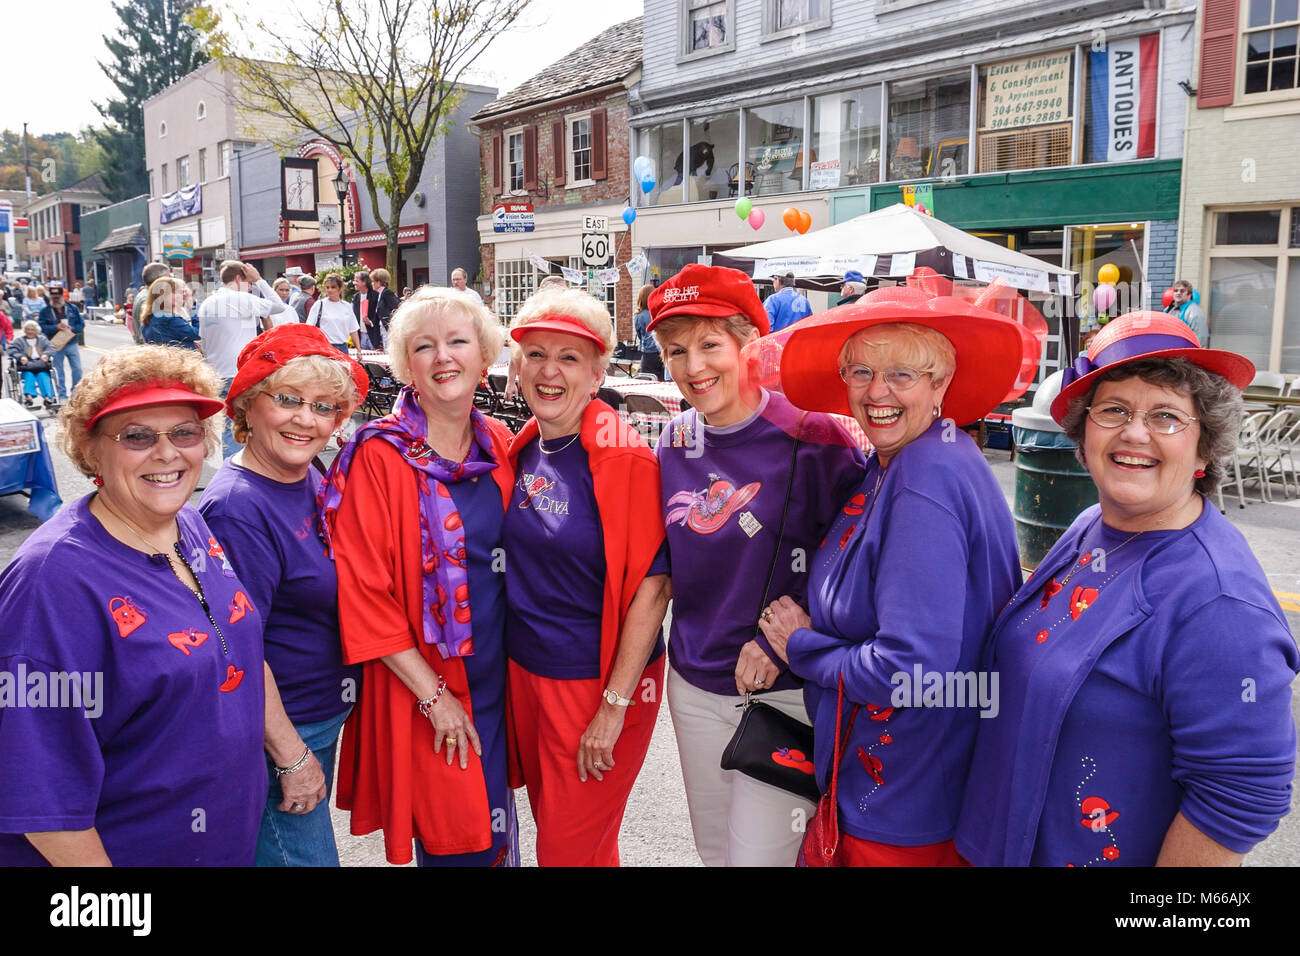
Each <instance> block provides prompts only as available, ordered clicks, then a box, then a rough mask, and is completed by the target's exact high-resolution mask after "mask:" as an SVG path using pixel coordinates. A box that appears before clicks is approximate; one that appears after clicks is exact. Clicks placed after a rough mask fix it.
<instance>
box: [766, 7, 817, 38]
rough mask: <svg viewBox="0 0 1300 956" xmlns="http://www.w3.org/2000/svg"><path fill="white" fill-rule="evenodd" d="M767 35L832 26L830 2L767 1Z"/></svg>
mask: <svg viewBox="0 0 1300 956" xmlns="http://www.w3.org/2000/svg"><path fill="white" fill-rule="evenodd" d="M765 3H766V5H767V9H766V10H764V11H763V12H764V15H765V20H766V23H765V30H764V32H765V33H780V32H781V31H784V30H794V29H798V28H800V27H802V28H804V29H813V28H816V27H822V26H828V25H829V24H830V6H831V4H830V0H765Z"/></svg>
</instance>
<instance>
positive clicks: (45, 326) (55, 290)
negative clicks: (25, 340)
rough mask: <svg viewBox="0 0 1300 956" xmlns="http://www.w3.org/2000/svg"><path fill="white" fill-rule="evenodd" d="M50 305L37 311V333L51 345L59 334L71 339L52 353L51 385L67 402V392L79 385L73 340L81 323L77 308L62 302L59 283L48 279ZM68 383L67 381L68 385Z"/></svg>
mask: <svg viewBox="0 0 1300 956" xmlns="http://www.w3.org/2000/svg"><path fill="white" fill-rule="evenodd" d="M49 294H50V304H49V305H47V306H46V307H45V308H44V309H42V310H41V315H40V318H39V320H38V321H39V322H40V323H41V331H42V332H44V333H45V337H46V338H48V339H49V340H50V341H51V343H53V341H54V337H55V336H56V335H58V334H59V333H60V332H71V333H72V337H71V338H70V339H68V341H67V342H65V343H64V344H63V346H62V347H57V346H56V347H55V350H54V384H55V386H56V387H57V388H58V390H59V401H60V402H66V401H67V400H68V392H70V391H71V390H72V389H74V388H76V387H77V383H78V382H80V381H81V348H80V346H79V345H78V344H77V336H78V335H80V334H81V333H82V331H84V330H85V328H86V323H85V321H84V320H83V319H82V318H81V313H80V312H78V311H77V307H76V306H75V305H73V304H72V303H70V302H65V301H64V298H63V283H62V282H61V281H60V280H58V279H52V280H51V281H50V284H49ZM64 362H67V365H68V374H67V375H66V376H65V374H64V368H63V364H64ZM69 379H70V381H69Z"/></svg>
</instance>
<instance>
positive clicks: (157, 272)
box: [126, 262, 171, 345]
mask: <svg viewBox="0 0 1300 956" xmlns="http://www.w3.org/2000/svg"><path fill="white" fill-rule="evenodd" d="M170 274H171V269H169V268H168V267H167V265H166V264H165V263H162V262H150V263H148V264H146V265H145V267H144V268H143V269H141V270H140V291H139V292H137V293H135V299H134V302H133V304H132V306H131V312H130V323H129V324H130V327H131V328H130V332H131V337H132V338H134V339H135V344H136V345H142V344H144V326H143V325H141V324H140V319H141V316H143V315H144V303H145V300H146V299H148V298H149V287H150V286H152V285H153V284H154V282H156V281H157V280H158V279H161V278H162V277H163V276H165V275H170ZM131 295H132V293H131V290H130V289H127V290H126V298H127V301H128V302H131V301H132V298H131Z"/></svg>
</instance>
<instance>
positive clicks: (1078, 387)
mask: <svg viewBox="0 0 1300 956" xmlns="http://www.w3.org/2000/svg"><path fill="white" fill-rule="evenodd" d="M1154 358H1182V359H1187V361H1189V362H1191V363H1192V364H1193V365H1199V366H1200V367H1201V368H1203V369H1205V370H1206V371H1207V372H1213V373H1214V374H1215V375H1221V376H1223V377H1224V378H1226V379H1227V380H1228V381H1229V382H1231V383H1232V384H1233V385H1235V386H1237V388H1245V387H1246V386H1247V385H1249V384H1250V382H1251V380H1252V379H1253V378H1254V377H1255V364H1254V363H1253V362H1251V360H1250V359H1248V358H1246V357H1245V356H1244V355H1238V354H1237V353H1236V352H1225V351H1223V350H1222V349H1203V348H1201V343H1200V342H1199V341H1198V340H1197V338H1196V333H1195V332H1193V331H1192V330H1191V328H1190V327H1189V326H1188V325H1187V323H1185V322H1183V321H1182V320H1181V319H1179V318H1177V317H1176V316H1173V315H1167V314H1165V313H1164V312H1129V313H1128V314H1126V315H1121V316H1120V317H1119V318H1117V319H1112V320H1111V321H1110V322H1108V323H1106V324H1105V325H1104V326H1102V329H1101V331H1100V332H1098V333H1097V335H1096V337H1095V338H1094V339H1093V340H1092V342H1091V343H1090V344H1089V346H1088V351H1087V353H1086V354H1084V355H1080V356H1079V357H1078V358H1077V359H1075V360H1074V365H1073V366H1071V367H1070V368H1067V369H1066V370H1065V374H1064V375H1063V376H1061V381H1062V387H1061V393H1060V394H1059V395H1057V396H1056V398H1055V399H1053V401H1052V418H1054V419H1056V422H1057V424H1058V425H1059V424H1060V423H1061V420H1062V419H1064V418H1065V415H1066V413H1067V412H1068V411H1069V410H1070V402H1071V400H1073V399H1074V398H1076V397H1078V396H1080V395H1087V394H1088V392H1089V390H1090V389H1091V388H1092V387H1093V385H1094V384H1096V381H1097V376H1099V375H1100V374H1101V373H1102V372H1104V371H1105V370H1106V369H1109V368H1115V367H1116V366H1118V365H1123V364H1125V363H1127V362H1136V361H1137V360H1138V359H1154Z"/></svg>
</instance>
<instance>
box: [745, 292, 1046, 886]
mask: <svg viewBox="0 0 1300 956" xmlns="http://www.w3.org/2000/svg"><path fill="white" fill-rule="evenodd" d="M950 290H951V284H950V283H948V282H946V281H943V280H938V279H934V280H933V281H931V280H926V279H919V280H918V284H917V287H913V286H911V285H908V286H906V287H899V288H889V289H881V290H878V291H876V292H871V293H868V294H867V295H865V296H863V297H862V298H861V299H859V300H858V301H857V302H855V303H854V304H852V305H848V306H845V307H843V308H837V309H833V310H831V311H830V312H827V313H823V314H822V315H820V316H816V317H814V318H811V319H805V320H804V321H803V322H801V323H799V324H798V325H797V326H796V327H795V331H794V332H793V333H792V334H791V336H790V338H789V340H788V341H787V343H786V346H785V350H784V352H783V353H782V355H781V384H782V387H783V388H784V389H785V394H786V396H787V397H788V398H789V399H790V400H791V401H792V402H794V403H795V404H796V405H799V406H802V407H806V408H814V409H818V410H820V411H825V412H839V413H841V414H851V415H853V416H854V417H855V418H856V419H857V420H858V423H859V424H860V425H861V426H862V428H863V430H864V431H865V432H866V433H867V436H868V437H869V438H870V439H871V441H872V444H873V445H874V446H875V450H874V453H873V454H872V456H871V457H870V459H869V460H868V462H867V472H866V477H865V479H864V480H863V482H862V484H861V485H860V486H859V487H858V488H857V489H855V490H854V491H853V492H851V493H850V494H849V495H846V496H845V497H844V498H842V499H840V504H842V508H840V509H839V513H838V515H837V517H836V519H835V523H834V524H833V525H832V526H831V529H830V532H829V534H827V535H826V537H825V539H824V541H823V542H822V545H821V547H820V549H819V550H817V551H816V553H815V554H813V555H812V556H811V558H810V562H811V565H812V577H811V581H810V582H809V585H808V592H809V598H808V606H809V610H808V611H807V612H805V611H804V610H803V609H802V608H801V607H799V606H798V604H797V603H796V602H795V601H792V600H791V599H790V598H788V597H781V598H780V599H779V600H775V601H773V602H772V603H771V604H769V605H768V606H767V608H766V609H765V610H764V612H763V615H762V619H761V620H760V626H761V627H762V629H763V633H764V634H765V635H766V636H767V638H768V642H769V643H770V644H771V646H772V648H773V649H774V650H775V652H776V653H777V654H778V656H780V657H781V658H782V659H783V660H788V661H789V664H790V669H791V671H793V672H794V673H795V674H796V675H798V676H799V677H802V678H803V679H804V680H805V681H806V682H807V683H806V684H805V689H804V693H805V695H806V697H807V699H808V706H809V710H810V712H811V713H813V715H814V726H815V727H816V732H817V758H816V764H817V775H818V781H819V782H820V784H821V786H822V788H823V790H824V791H826V790H829V789H830V786H829V785H830V782H831V780H832V778H833V776H835V774H834V773H833V767H832V764H833V763H834V759H833V757H834V755H835V754H840V755H841V759H840V761H839V765H838V791H837V793H836V797H837V799H838V805H837V806H835V807H831V808H830V811H831V812H833V813H838V816H839V828H840V850H841V860H842V864H843V865H849V866H890V865H895V866H898V865H906V866H951V865H960V864H961V862H962V861H961V860H960V858H959V857H958V855H957V853H956V851H955V850H954V849H953V843H952V836H953V831H954V829H955V827H956V824H957V813H958V810H959V809H960V806H961V792H962V783H963V782H964V781H965V777H966V771H967V768H968V767H969V764H970V754H971V750H972V748H973V746H974V741H975V731H976V725H977V724H979V723H980V714H981V711H980V708H981V707H985V708H986V709H988V708H992V707H994V706H995V701H992V700H990V697H991V696H993V695H991V694H989V693H988V689H989V687H988V682H987V680H985V681H984V682H983V683H981V682H980V681H979V679H978V676H979V675H978V674H977V673H976V672H977V669H978V667H979V662H980V652H981V649H982V648H983V646H984V642H985V640H986V638H987V637H988V633H989V631H990V630H991V629H992V627H993V621H994V619H995V618H996V616H997V613H998V611H999V610H1000V609H1001V607H1002V605H1003V604H1004V603H1006V600H1007V599H1008V598H1009V597H1010V596H1011V595H1012V594H1013V593H1014V592H1015V589H1016V588H1017V587H1018V586H1019V584H1020V562H1019V558H1018V555H1017V552H1016V537H1015V529H1014V526H1013V525H1012V522H1011V512H1010V511H1009V510H1008V508H1007V504H1006V501H1005V500H1004V498H1003V496H1002V491H1001V489H999V487H998V483H997V479H996V478H994V476H993V472H992V470H991V469H990V468H989V465H988V463H987V462H986V461H985V460H984V456H983V454H982V453H981V452H980V449H979V448H978V447H977V446H976V445H975V443H974V442H973V441H971V439H970V438H969V436H967V435H966V433H965V432H963V431H962V430H961V429H960V428H958V425H959V424H960V423H966V422H971V421H978V420H979V419H980V418H981V417H983V415H984V414H985V413H987V412H988V411H989V410H990V409H992V408H993V407H994V406H995V405H997V403H998V402H1001V401H1002V400H1003V399H1004V398H1005V396H1006V395H1007V393H1008V392H1010V391H1012V390H1013V386H1014V385H1015V382H1016V380H1017V378H1018V377H1019V375H1020V369H1021V363H1022V359H1023V356H1024V354H1025V340H1024V337H1023V335H1022V332H1021V327H1020V326H1019V325H1017V324H1016V323H1014V322H1012V321H1011V320H1009V319H1005V318H1003V317H1002V316H1001V315H998V314H996V313H994V312H991V311H988V310H986V309H984V308H981V307H979V306H978V305H975V304H972V303H970V302H967V301H964V300H961V299H957V298H954V297H953V296H952V295H950V294H944V293H947V292H950ZM1035 354H1037V351H1036V350H1035ZM837 370H838V374H836V371H837ZM1021 390H1023V386H1021ZM968 676H969V677H970V678H971V680H967V677H968ZM955 685H960V686H961V687H962V688H963V692H964V691H965V689H966V688H967V687H969V688H970V693H969V695H964V696H963V698H962V700H961V702H960V704H958V703H957V702H956V701H955V700H954V699H945V698H944V696H943V694H942V693H939V694H938V696H937V697H935V696H933V688H935V687H938V688H939V689H940V691H942V690H943V689H944V688H949V687H953V686H955ZM981 688H983V691H984V692H983V693H977V691H979V690H980V689H981ZM923 691H924V692H925V693H926V694H927V695H929V696H924V697H923ZM841 713H843V718H842V722H843V723H844V724H845V725H846V729H845V730H844V731H843V732H842V733H841V732H839V730H838V728H839V724H840V723H841V716H840V715H841ZM813 832H814V831H813V830H810V836H811V835H812V833H813ZM801 860H802V861H804V862H807V863H809V864H811V865H818V860H817V859H816V858H810V855H807V854H805V855H804V856H801Z"/></svg>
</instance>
